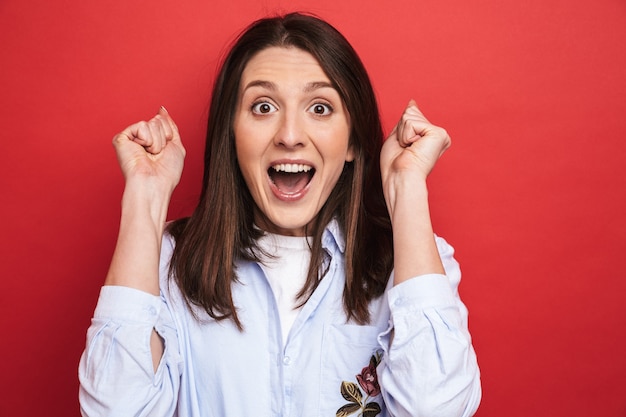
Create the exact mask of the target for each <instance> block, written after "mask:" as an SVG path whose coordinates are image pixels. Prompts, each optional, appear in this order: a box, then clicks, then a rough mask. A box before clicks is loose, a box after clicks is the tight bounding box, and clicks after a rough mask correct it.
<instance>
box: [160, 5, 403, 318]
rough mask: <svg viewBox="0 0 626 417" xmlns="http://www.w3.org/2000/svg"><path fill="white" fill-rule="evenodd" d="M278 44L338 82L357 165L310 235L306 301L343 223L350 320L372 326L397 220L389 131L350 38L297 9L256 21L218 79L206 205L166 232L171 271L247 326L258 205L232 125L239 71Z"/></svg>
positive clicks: (221, 313) (212, 311) (188, 293)
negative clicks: (330, 237)
mask: <svg viewBox="0 0 626 417" xmlns="http://www.w3.org/2000/svg"><path fill="white" fill-rule="evenodd" d="M272 46H279V47H295V48H299V49H301V50H303V51H306V52H308V53H310V54H311V55H313V56H314V57H315V58H316V59H317V61H318V62H319V64H320V66H321V67H322V69H323V70H324V72H325V73H326V75H327V76H328V78H329V79H330V80H331V82H332V83H333V86H334V87H335V89H337V91H338V92H339V94H340V96H341V98H342V100H343V101H344V103H345V106H346V109H347V111H348V113H349V115H350V121H351V134H350V145H351V146H352V149H353V150H354V153H355V159H354V161H353V162H351V163H347V164H346V165H345V167H344V170H343V173H342V174H341V177H340V178H339V181H338V182H337V185H336V186H335V188H334V189H333V191H332V193H331V195H330V196H329V198H328V200H327V201H326V203H325V204H324V206H323V207H322V209H321V210H320V212H319V214H318V217H317V221H316V222H315V225H313V226H312V229H313V230H307V232H308V234H309V235H311V236H313V243H312V246H311V263H310V268H309V272H308V276H307V280H306V283H305V286H304V288H302V290H301V292H300V294H299V297H300V300H301V302H302V303H304V302H306V299H307V298H308V296H310V294H311V293H312V292H313V291H314V290H315V288H316V287H317V285H318V283H319V282H320V280H321V279H322V278H323V276H324V274H325V272H326V270H325V265H326V264H327V263H326V261H327V257H328V254H327V253H326V252H325V251H324V250H323V248H322V234H323V231H324V228H325V227H326V225H327V224H328V223H329V222H330V221H331V220H332V219H333V218H336V219H337V220H338V222H339V224H340V227H341V228H342V231H343V233H344V236H345V240H346V250H345V262H346V264H345V271H346V281H345V288H344V294H343V304H344V310H345V312H346V315H347V319H348V320H349V319H354V320H356V321H357V322H358V323H361V324H364V323H367V322H368V321H369V310H368V304H369V302H370V301H371V300H372V299H373V298H376V297H378V296H380V295H381V294H382V293H383V291H384V289H385V286H386V283H387V280H388V278H389V274H390V273H391V269H392V265H393V245H392V235H391V222H390V220H389V215H388V213H387V208H386V206H385V200H384V197H383V192H382V184H381V177H380V162H379V155H380V148H381V146H382V141H383V130H382V126H381V122H380V116H379V113H378V106H377V103H376V97H375V94H374V91H373V88H372V85H371V83H370V80H369V77H368V75H367V72H366V70H365V68H364V66H363V64H362V62H361V60H360V59H359V57H358V55H357V54H356V52H355V51H354V49H353V48H352V46H351V45H350V44H349V43H348V41H347V40H346V39H345V38H344V37H343V35H341V34H340V33H339V32H338V31H337V30H336V29H335V28H333V27H332V26H331V25H329V24H328V23H326V22H324V21H323V20H321V19H318V18H316V17H313V16H309V15H304V14H299V13H291V14H288V15H285V16H282V17H272V18H266V19H262V20H259V21H257V22H255V23H253V24H252V25H251V26H249V27H248V28H247V29H246V30H245V31H244V32H243V33H242V34H241V35H240V36H239V37H238V39H237V40H236V41H235V43H234V44H233V46H232V47H231V49H230V52H229V53H228V54H227V56H226V57H225V59H224V62H223V63H222V66H221V69H220V71H219V73H218V76H217V78H216V81H215V85H214V88H213V96H212V99H211V107H210V111H209V120H208V130H207V138H206V149H205V154H204V178H203V183H202V193H201V196H200V202H199V204H198V206H197V207H196V209H195V211H194V212H193V214H192V215H191V217H189V218H186V219H181V220H178V221H176V222H174V223H172V225H171V226H170V228H169V232H170V233H171V234H172V235H173V236H174V238H175V239H176V247H175V249H174V254H173V257H172V260H171V267H170V272H171V275H172V276H173V277H174V279H175V280H176V282H177V283H178V286H179V287H180V289H181V291H182V293H183V294H184V296H185V298H186V301H187V303H188V304H189V306H191V305H195V306H199V307H201V308H202V309H204V310H205V311H206V312H207V314H208V315H209V316H211V317H212V318H214V319H217V320H221V319H225V318H231V319H232V320H233V321H234V322H235V323H236V325H237V326H238V327H239V328H240V329H241V328H242V323H241V322H240V321H239V318H238V316H237V309H236V306H235V305H234V303H233V298H232V293H231V285H232V284H233V282H235V281H236V280H237V276H236V271H235V265H236V262H237V261H238V260H256V261H258V259H256V258H257V256H256V255H255V254H258V253H259V251H258V248H257V246H256V243H255V242H256V239H257V238H258V237H259V236H260V233H262V232H260V231H259V230H258V229H256V228H255V227H254V219H253V209H252V207H254V201H253V199H252V196H251V194H250V192H249V191H248V188H247V187H246V184H245V182H244V179H243V176H242V174H241V171H240V169H239V165H238V163H237V157H236V152H235V137H234V133H233V120H234V114H235V109H236V106H237V99H238V94H239V83H240V79H241V74H242V73H243V70H244V68H245V66H246V65H247V63H248V62H249V60H250V59H251V58H252V57H253V56H254V55H255V54H256V53H258V52H259V51H261V50H263V49H266V48H268V47H272Z"/></svg>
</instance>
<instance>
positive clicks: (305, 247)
mask: <svg viewBox="0 0 626 417" xmlns="http://www.w3.org/2000/svg"><path fill="white" fill-rule="evenodd" d="M258 244H259V247H260V248H261V249H263V250H264V251H265V252H267V254H269V255H272V256H273V257H269V258H268V257H264V258H263V264H262V265H261V267H262V268H263V271H264V272H265V275H266V276H267V280H268V281H269V284H270V287H271V288H272V292H273V293H274V298H275V299H276V305H277V306H278V314H279V316H280V325H281V330H282V336H283V346H284V345H285V343H286V342H287V336H288V335H289V331H290V330H291V326H292V325H293V322H294V321H295V320H296V317H297V316H298V312H299V311H300V308H297V307H296V306H297V305H298V304H299V303H298V300H297V298H296V295H297V294H298V292H300V290H301V289H302V288H303V287H304V283H305V281H306V275H307V272H308V270H309V262H310V261H311V250H310V249H309V244H308V242H307V238H306V237H299V236H282V235H275V234H270V233H266V234H265V235H264V236H263V237H262V238H261V239H259V241H258Z"/></svg>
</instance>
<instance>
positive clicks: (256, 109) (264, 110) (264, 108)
mask: <svg viewBox="0 0 626 417" xmlns="http://www.w3.org/2000/svg"><path fill="white" fill-rule="evenodd" d="M276 110H277V109H276V107H275V106H274V105H273V104H270V103H268V102H267V101H262V102H260V103H254V104H253V105H252V112H253V113H256V114H268V113H272V112H275V111H276Z"/></svg>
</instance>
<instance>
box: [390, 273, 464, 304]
mask: <svg viewBox="0 0 626 417" xmlns="http://www.w3.org/2000/svg"><path fill="white" fill-rule="evenodd" d="M388 300H389V308H390V309H391V311H394V310H396V309H397V308H402V307H407V308H410V309H411V310H423V309H427V308H433V307H446V306H452V305H454V304H455V299H454V294H453V292H452V288H451V287H450V282H449V281H448V277H447V276H445V275H441V274H427V275H420V276H417V277H414V278H411V279H408V280H406V281H405V282H403V283H401V284H398V285H396V286H394V287H393V288H391V289H390V290H389V293H388Z"/></svg>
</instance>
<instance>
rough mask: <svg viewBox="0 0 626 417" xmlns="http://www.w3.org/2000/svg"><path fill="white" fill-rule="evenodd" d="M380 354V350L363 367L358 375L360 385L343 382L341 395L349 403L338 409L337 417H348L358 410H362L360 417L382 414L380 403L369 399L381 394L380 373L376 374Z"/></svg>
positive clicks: (372, 416)
mask: <svg viewBox="0 0 626 417" xmlns="http://www.w3.org/2000/svg"><path fill="white" fill-rule="evenodd" d="M380 356H381V354H380V353H379V352H376V353H375V354H373V355H372V357H371V359H370V363H369V365H368V366H366V367H365V368H363V369H362V370H361V373H360V374H359V375H356V380H357V382H358V383H359V384H358V385H357V384H355V383H354V382H348V381H343V382H342V383H341V395H342V396H343V398H345V399H346V401H348V404H346V405H344V406H343V407H341V408H339V410H337V417H346V416H349V415H350V414H353V413H356V412H357V411H360V413H359V414H358V416H359V417H374V416H376V415H378V414H380V412H381V409H380V405H379V404H378V403H377V402H375V401H369V400H370V398H372V397H376V396H377V395H379V394H380V385H378V375H377V374H376V367H377V366H378V364H379V363H380ZM359 386H360V387H361V388H359ZM361 389H362V390H363V391H361ZM363 393H365V395H366V397H365V398H363ZM368 401H369V402H368Z"/></svg>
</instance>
